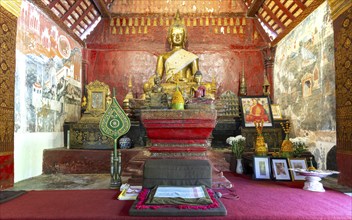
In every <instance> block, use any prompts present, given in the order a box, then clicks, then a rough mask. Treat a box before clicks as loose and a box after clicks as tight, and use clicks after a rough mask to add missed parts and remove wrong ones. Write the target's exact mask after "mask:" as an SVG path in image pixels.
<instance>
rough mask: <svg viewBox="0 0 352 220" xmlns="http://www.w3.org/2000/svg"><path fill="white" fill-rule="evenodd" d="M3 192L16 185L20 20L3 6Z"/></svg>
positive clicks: (0, 136)
mask: <svg viewBox="0 0 352 220" xmlns="http://www.w3.org/2000/svg"><path fill="white" fill-rule="evenodd" d="M0 17H1V19H0V33H1V34H0V45H1V49H2V50H1V54H0V57H1V59H0V63H1V74H0V85H1V87H0V94H1V96H0V118H1V123H0V173H1V175H0V190H3V189H6V188H9V187H12V186H13V184H14V127H15V126H14V111H15V110H14V104H15V103H14V101H13V100H14V95H15V70H16V32H17V17H16V16H14V15H13V14H11V13H10V12H9V11H8V10H7V9H5V8H4V7H2V6H0Z"/></svg>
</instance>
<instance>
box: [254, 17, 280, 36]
mask: <svg viewBox="0 0 352 220" xmlns="http://www.w3.org/2000/svg"><path fill="white" fill-rule="evenodd" d="M257 16H258V18H259V19H260V20H261V21H262V22H263V23H264V24H265V26H267V27H268V28H269V29H270V31H272V32H273V33H275V34H276V35H277V32H276V30H274V29H273V27H272V26H271V25H269V24H268V22H267V21H266V20H265V18H263V16H262V15H260V14H257Z"/></svg>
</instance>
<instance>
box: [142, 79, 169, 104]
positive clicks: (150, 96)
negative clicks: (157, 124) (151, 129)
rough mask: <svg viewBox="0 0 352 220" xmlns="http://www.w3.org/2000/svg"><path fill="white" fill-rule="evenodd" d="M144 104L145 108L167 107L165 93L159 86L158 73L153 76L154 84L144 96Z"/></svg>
mask: <svg viewBox="0 0 352 220" xmlns="http://www.w3.org/2000/svg"><path fill="white" fill-rule="evenodd" d="M145 105H146V107H147V108H154V109H162V108H168V107H169V105H168V100H167V95H166V93H164V89H163V87H162V86H161V79H160V77H159V76H158V75H156V76H155V77H154V85H153V87H152V89H151V91H149V92H148V93H147V94H146V96H145Z"/></svg>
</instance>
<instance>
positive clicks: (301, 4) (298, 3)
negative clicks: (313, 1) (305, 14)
mask: <svg viewBox="0 0 352 220" xmlns="http://www.w3.org/2000/svg"><path fill="white" fill-rule="evenodd" d="M293 1H294V2H295V3H296V5H297V6H298V7H299V8H301V9H302V10H304V9H306V8H307V6H305V5H304V4H303V3H302V2H301V0H293Z"/></svg>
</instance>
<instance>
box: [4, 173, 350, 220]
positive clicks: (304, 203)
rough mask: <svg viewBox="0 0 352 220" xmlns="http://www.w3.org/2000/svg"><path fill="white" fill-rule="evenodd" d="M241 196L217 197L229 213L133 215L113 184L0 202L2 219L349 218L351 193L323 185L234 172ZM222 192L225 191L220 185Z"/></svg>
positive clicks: (231, 177)
mask: <svg viewBox="0 0 352 220" xmlns="http://www.w3.org/2000/svg"><path fill="white" fill-rule="evenodd" d="M225 176H226V177H227V178H228V179H229V180H230V181H231V182H232V183H233V185H234V189H235V190H236V192H237V195H238V196H239V200H235V199H225V198H222V199H221V201H222V202H223V203H224V205H225V207H226V208H227V212H228V214H227V216H221V217H198V218H195V217H192V218H186V217H179V218H176V217H169V218H165V217H154V218H152V217H145V218H143V217H132V216H128V210H129V208H130V206H131V205H132V202H133V201H119V200H115V199H114V198H115V196H116V194H117V192H116V191H114V190H66V191H63V190H58V191H29V192H28V193H26V194H24V195H22V196H21V197H18V198H16V199H13V200H11V201H9V202H6V203H3V204H1V205H0V219H94V220H99V219H118V220H119V219H148V220H149V219H184V220H186V219H219V220H220V219H221V220H226V219H228V220H230V219H231V220H232V219H285V220H289V219H310V220H312V219H314V220H315V219H352V197H349V196H347V195H344V194H343V193H340V192H336V191H333V190H329V189H327V191H326V192H325V193H316V192H309V191H305V190H303V189H302V188H301V187H302V186H303V183H302V182H300V183H288V182H285V183H284V182H280V183H277V182H273V181H255V180H251V179H248V178H243V177H238V176H235V175H234V174H232V173H225ZM221 192H222V193H223V194H224V197H227V196H226V195H225V193H226V191H225V190H222V191H221Z"/></svg>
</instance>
